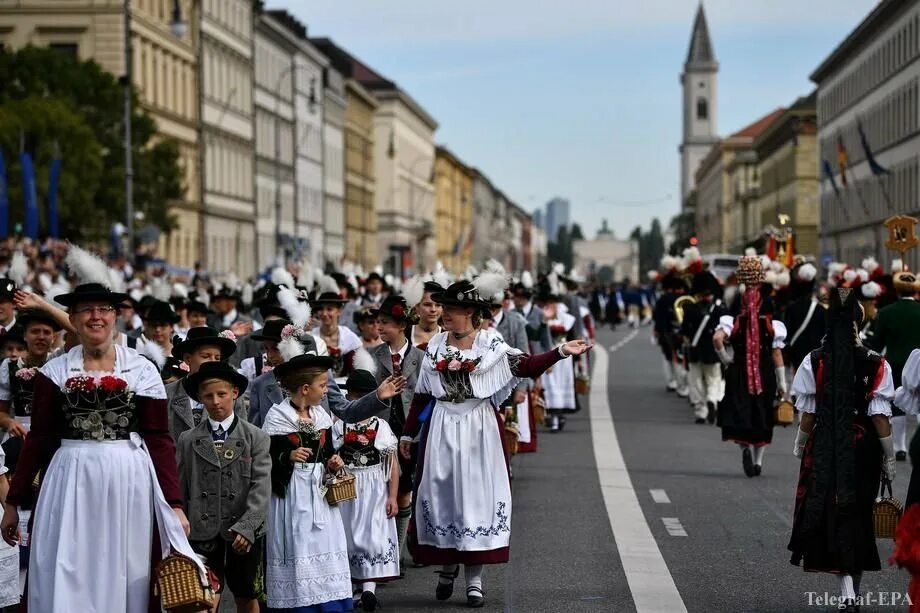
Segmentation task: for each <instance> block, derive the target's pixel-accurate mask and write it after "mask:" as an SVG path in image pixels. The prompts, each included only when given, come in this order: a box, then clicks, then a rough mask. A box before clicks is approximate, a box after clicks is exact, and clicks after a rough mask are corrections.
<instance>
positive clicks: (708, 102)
mask: <svg viewBox="0 0 920 613" xmlns="http://www.w3.org/2000/svg"><path fill="white" fill-rule="evenodd" d="M718 76H719V62H718V61H716V55H715V51H713V47H712V41H711V40H710V39H709V26H708V25H707V24H706V13H705V12H704V11H703V4H702V3H700V6H699V9H697V12H696V19H695V20H694V22H693V33H692V34H691V35H690V49H689V50H688V51H687V61H686V62H684V71H683V73H681V75H680V84H681V87H682V88H683V138H682V140H681V144H680V148H679V151H680V201H681V206H685V205H686V200H687V195H688V194H690V192H691V191H692V190H693V189H694V188H695V187H696V181H695V179H694V176H695V174H696V170H697V168H699V165H700V162H702V161H703V158H705V157H706V154H707V153H709V150H710V149H711V148H712V146H713V145H715V144H716V143H717V142H719V136H718V127H717V123H716V118H717V117H716V111H717V108H718V105H717V104H716V94H717V90H716V86H717V84H718Z"/></svg>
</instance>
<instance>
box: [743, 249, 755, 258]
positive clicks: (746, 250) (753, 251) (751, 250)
mask: <svg viewBox="0 0 920 613" xmlns="http://www.w3.org/2000/svg"><path fill="white" fill-rule="evenodd" d="M744 255H746V256H752V255H757V250H756V249H754V248H753V247H748V248H747V249H745V250H744Z"/></svg>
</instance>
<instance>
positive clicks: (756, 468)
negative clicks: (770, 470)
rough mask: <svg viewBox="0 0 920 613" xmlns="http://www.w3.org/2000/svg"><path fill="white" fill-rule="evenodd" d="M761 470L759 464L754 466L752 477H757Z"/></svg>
mask: <svg viewBox="0 0 920 613" xmlns="http://www.w3.org/2000/svg"><path fill="white" fill-rule="evenodd" d="M761 470H762V468H761V466H760V464H754V476H755V477H759V476H760V471H761Z"/></svg>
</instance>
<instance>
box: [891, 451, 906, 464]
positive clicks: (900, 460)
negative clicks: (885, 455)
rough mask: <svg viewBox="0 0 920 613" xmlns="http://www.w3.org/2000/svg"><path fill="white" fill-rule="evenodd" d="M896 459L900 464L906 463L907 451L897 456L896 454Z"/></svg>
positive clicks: (900, 452) (898, 453)
mask: <svg viewBox="0 0 920 613" xmlns="http://www.w3.org/2000/svg"><path fill="white" fill-rule="evenodd" d="M894 459H895V460H897V461H898V462H906V461H907V452H906V451H899V452H897V453H896V454H894Z"/></svg>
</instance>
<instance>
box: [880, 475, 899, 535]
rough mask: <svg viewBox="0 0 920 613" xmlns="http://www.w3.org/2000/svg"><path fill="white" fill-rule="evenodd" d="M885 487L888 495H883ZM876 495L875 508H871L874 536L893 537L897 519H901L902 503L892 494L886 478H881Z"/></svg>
mask: <svg viewBox="0 0 920 613" xmlns="http://www.w3.org/2000/svg"><path fill="white" fill-rule="evenodd" d="M886 489H887V490H888V496H885V490H886ZM878 496H879V497H878V500H876V501H875V508H874V509H873V510H872V523H873V524H874V526H875V538H879V539H893V538H894V532H895V530H896V529H897V527H898V520H900V519H901V513H902V512H903V511H904V505H902V504H901V501H900V500H898V499H897V498H895V497H894V496H893V495H892V493H891V481H888V480H887V479H883V480H882V485H881V488H879V493H878Z"/></svg>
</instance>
